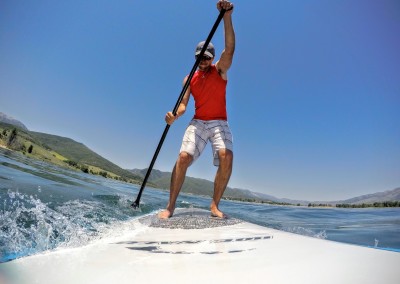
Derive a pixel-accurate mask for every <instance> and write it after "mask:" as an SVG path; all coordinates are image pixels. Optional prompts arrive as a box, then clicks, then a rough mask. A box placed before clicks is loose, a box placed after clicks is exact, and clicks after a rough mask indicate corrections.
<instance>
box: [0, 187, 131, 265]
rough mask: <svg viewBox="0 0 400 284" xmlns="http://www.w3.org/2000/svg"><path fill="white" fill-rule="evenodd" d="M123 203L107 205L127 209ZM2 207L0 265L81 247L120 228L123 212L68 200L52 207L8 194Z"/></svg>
mask: <svg viewBox="0 0 400 284" xmlns="http://www.w3.org/2000/svg"><path fill="white" fill-rule="evenodd" d="M127 202H128V200H124V199H123V198H116V197H113V198H112V202H111V203H120V204H121V205H122V206H123V208H128V207H127V206H126V205H125V203H127ZM2 207H3V208H1V211H0V212H1V214H0V262H4V261H8V260H12V259H14V258H17V257H20V256H25V255H30V254H34V253H38V252H42V251H46V250H50V249H54V248H56V247H78V246H82V245H84V244H87V243H89V242H90V241H93V240H95V239H99V238H102V237H104V236H105V235H109V234H111V233H115V232H116V231H115V229H116V228H118V229H121V228H123V227H124V226H121V223H123V222H124V220H121V219H122V218H121V215H123V214H124V212H118V210H109V208H108V206H107V204H105V203H103V202H99V201H92V200H72V201H68V202H66V203H63V204H60V205H54V204H51V203H48V204H45V203H43V202H42V201H41V200H40V199H38V198H36V197H35V196H32V195H30V196H27V195H24V194H21V193H19V192H12V191H8V198H5V199H4V201H3V204H2ZM116 207H117V208H118V206H116ZM114 209H115V208H114ZM125 219H126V217H125Z"/></svg>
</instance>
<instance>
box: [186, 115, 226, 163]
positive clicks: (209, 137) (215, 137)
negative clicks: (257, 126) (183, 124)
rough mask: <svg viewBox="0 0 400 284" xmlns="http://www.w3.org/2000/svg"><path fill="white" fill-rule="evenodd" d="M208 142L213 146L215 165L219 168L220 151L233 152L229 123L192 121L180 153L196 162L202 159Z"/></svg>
mask: <svg viewBox="0 0 400 284" xmlns="http://www.w3.org/2000/svg"><path fill="white" fill-rule="evenodd" d="M208 141H210V142H211V145H212V151H213V157H214V165H215V166H219V157H218V151H219V150H220V149H228V150H231V151H232V152H233V139H232V133H231V131H230V129H229V125H228V122H227V121H225V120H199V119H192V121H191V122H190V123H189V126H188V127H187V129H186V132H185V135H184V136H183V141H182V146H181V150H180V152H186V153H188V154H190V155H191V156H192V157H193V162H194V161H196V160H197V158H198V157H200V155H201V153H202V152H203V150H204V148H205V147H206V145H207V142H208Z"/></svg>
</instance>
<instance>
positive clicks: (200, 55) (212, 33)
mask: <svg viewBox="0 0 400 284" xmlns="http://www.w3.org/2000/svg"><path fill="white" fill-rule="evenodd" d="M225 12H226V10H224V9H221V11H220V12H219V15H218V18H217V20H216V21H215V23H214V26H213V27H212V29H211V31H210V34H209V35H208V37H207V39H206V41H205V43H204V46H203V49H202V50H201V52H200V54H199V56H197V59H196V62H195V63H194V65H193V68H192V71H190V74H189V76H188V79H187V80H186V83H185V85H184V86H183V88H182V92H181V94H180V95H179V98H178V101H177V102H176V104H175V107H174V109H173V111H172V114H173V115H176V112H177V111H178V108H179V105H180V104H181V102H182V99H183V96H184V95H185V93H186V91H187V89H188V87H189V86H190V81H191V80H192V78H193V75H194V73H195V72H196V70H197V67H198V66H199V64H200V61H201V58H202V57H203V55H204V52H205V51H206V49H207V46H208V44H209V43H210V41H211V39H212V37H213V36H214V33H215V31H216V30H217V28H218V25H219V23H220V22H221V20H222V18H223V17H224V14H225ZM170 126H171V125H169V124H167V125H166V126H165V129H164V132H163V134H162V136H161V139H160V142H159V143H158V146H157V149H156V152H155V153H154V156H153V159H152V160H151V163H150V166H149V168H148V169H147V172H146V175H145V177H144V180H143V183H142V186H141V187H140V190H139V193H138V195H137V197H136V200H135V202H133V203H132V204H131V206H132V207H133V208H134V209H138V208H139V205H140V198H141V197H142V193H143V190H144V188H145V186H146V183H147V180H148V179H149V176H150V173H151V170H152V169H153V166H154V163H155V162H156V160H157V156H158V153H159V152H160V150H161V147H162V145H163V143H164V140H165V137H166V136H167V133H168V130H169V128H170Z"/></svg>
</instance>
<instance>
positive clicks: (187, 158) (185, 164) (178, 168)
mask: <svg viewBox="0 0 400 284" xmlns="http://www.w3.org/2000/svg"><path fill="white" fill-rule="evenodd" d="M192 160H193V157H192V156H191V155H190V154H188V153H186V152H181V153H180V154H179V156H178V160H177V161H176V163H175V166H174V169H173V171H172V176H171V185H170V191H169V202H168V205H167V208H166V209H165V210H164V211H162V212H160V213H159V214H158V217H159V218H160V219H167V218H169V217H172V214H174V210H175V203H176V199H177V198H178V195H179V192H180V191H181V188H182V184H183V182H184V181H185V176H186V171H187V169H188V168H189V166H190V163H191V162H192Z"/></svg>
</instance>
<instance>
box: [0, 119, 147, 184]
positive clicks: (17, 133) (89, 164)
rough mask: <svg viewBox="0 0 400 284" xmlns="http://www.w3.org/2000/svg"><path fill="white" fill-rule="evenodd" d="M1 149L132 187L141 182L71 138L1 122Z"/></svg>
mask: <svg viewBox="0 0 400 284" xmlns="http://www.w3.org/2000/svg"><path fill="white" fill-rule="evenodd" d="M0 145H2V146H3V147H6V148H9V149H11V150H14V151H18V152H21V153H23V154H24V155H26V156H28V157H31V158H35V159H39V160H44V161H47V162H50V163H53V164H57V165H59V166H63V167H69V168H74V169H78V170H81V171H83V172H86V173H90V174H97V175H102V176H104V177H108V178H114V179H117V180H123V181H127V182H133V183H140V182H141V180H142V179H141V178H140V177H139V176H138V175H135V174H133V173H131V172H129V171H127V170H124V169H122V168H120V167H119V166H117V165H115V164H113V163H112V162H110V161H108V160H107V159H105V158H103V157H101V156H100V155H98V154H97V153H95V152H93V151H92V150H90V149H89V148H88V147H86V146H85V145H84V144H82V143H78V142H76V141H74V140H72V139H70V138H65V137H60V136H56V135H50V134H45V133H39V132H33V131H29V130H26V129H22V128H19V127H17V126H15V125H11V124H8V123H3V122H0Z"/></svg>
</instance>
